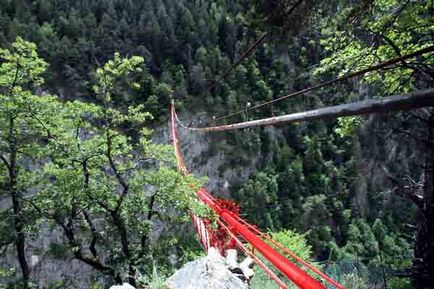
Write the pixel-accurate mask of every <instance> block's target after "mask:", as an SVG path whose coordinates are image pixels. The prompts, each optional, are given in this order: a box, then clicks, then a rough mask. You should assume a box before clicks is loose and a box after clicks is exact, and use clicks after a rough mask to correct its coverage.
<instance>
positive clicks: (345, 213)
mask: <svg viewBox="0 0 434 289" xmlns="http://www.w3.org/2000/svg"><path fill="white" fill-rule="evenodd" d="M433 45H434V1H433V0H428V1H426V0H354V1H343V0H325V1H317V0H313V1H307V0H276V1H265V0H234V1H229V0H208V1H206V0H160V1H157V0H77V1H71V0H0V289H10V288H26V289H27V288H93V289H96V288H109V287H110V286H111V285H113V284H118V283H123V282H128V283H129V284H131V285H133V286H135V287H136V288H166V287H164V282H165V280H166V278H167V277H169V276H170V275H171V274H173V272H175V271H176V270H177V269H178V268H180V267H181V266H182V265H184V264H185V263H186V262H189V261H191V260H195V259H196V258H198V257H200V256H203V255H204V254H205V253H204V252H203V249H202V248H201V246H200V244H199V242H198V240H197V236H196V232H195V230H194V228H193V226H192V224H191V222H190V214H191V213H193V214H195V215H197V216H201V217H204V218H209V219H213V218H215V215H213V213H212V212H211V211H210V210H209V208H207V207H206V206H205V205H204V204H202V203H201V202H199V200H198V199H197V198H196V191H197V189H199V188H200V187H202V186H205V187H206V188H208V189H209V190H210V191H211V192H212V193H213V195H215V196H218V197H224V198H228V199H231V200H233V201H235V202H236V203H237V204H238V205H239V206H240V210H241V213H240V215H241V216H242V217H243V218H245V219H246V220H248V221H249V222H250V223H252V224H254V225H257V226H258V228H260V229H261V230H263V231H264V232H269V233H270V235H271V236H273V237H274V238H275V239H276V240H278V241H279V242H281V243H282V244H283V245H284V246H287V247H288V248H291V249H292V250H294V251H295V252H296V253H298V254H299V255H300V256H302V257H303V258H305V259H308V260H310V261H312V262H313V263H314V264H316V266H318V267H319V268H321V269H322V270H323V271H324V272H326V273H327V274H329V275H330V276H331V277H333V278H335V279H336V280H337V281H339V282H340V283H341V284H342V285H343V286H345V288H397V289H401V288H402V289H404V288H416V289H422V288H433V286H434V285H433V284H434V222H433V220H434V111H433V109H432V107H425V108H419V109H416V110H411V111H400V112H390V113H379V114H371V115H366V116H350V117H340V118H337V119H327V120H316V121H309V122H301V123H298V124H285V125H279V126H271V127H270V126H269V127H257V128H247V129H243V130H238V131H228V132H217V133H202V132H201V133H197V132H189V131H183V132H181V133H180V134H181V135H180V140H181V141H182V143H183V145H182V146H181V149H182V151H183V153H184V155H185V160H186V163H187V166H188V167H189V168H190V169H191V172H192V173H193V174H192V175H187V176H185V175H183V174H182V173H180V172H178V170H177V166H176V159H175V156H174V154H173V148H172V147H171V146H170V145H169V142H170V134H169V128H168V122H169V119H170V114H169V108H170V102H171V100H172V99H173V100H175V104H176V108H177V111H178V112H179V115H180V118H181V120H182V121H183V122H185V124H187V125H191V126H198V127H204V126H210V125H222V124H231V123H235V122H241V121H248V120H256V119H261V118H265V117H271V116H279V115H283V114H288V113H294V112H303V111H306V110H310V109H313V108H320V107H328V106H333V105H338V104H343V103H348V102H353V101H362V100H367V99H380V98H382V97H386V96H390V95H398V94H405V93H409V92H413V91H419V90H423V89H432V88H433V87H434V53H433V52H432V50H431V52H427V53H424V54H421V55H417V56H415V57H411V58H408V59H406V60H401V61H397V62H396V63H394V64H393V65H390V66H387V67H384V68H381V69H378V70H374V71H370V72H368V73H365V74H361V75H358V76H356V77H352V78H349V79H346V80H344V81H341V82H338V83H336V84H333V85H327V86H324V87H322V88H320V89H316V90H312V91H310V92H308V93H305V94H302V95H298V96H297V97H289V98H287V99H286V100H283V101H280V102H276V103H273V104H271V105H267V106H264V107H261V108H260V109H259V108H258V109H251V108H254V107H255V106H256V105H258V104H261V103H263V102H267V101H272V100H274V99H277V98H278V97H281V96H284V95H288V94H290V93H293V92H297V91H300V90H302V89H306V88H310V87H313V86H315V85H318V84H320V83H323V82H325V81H330V80H333V79H336V78H337V77H343V76H346V75H348V74H350V73H352V72H356V71H360V70H363V69H366V68H368V67H371V66H373V65H376V64H378V63H382V62H385V61H388V60H390V59H395V58H399V57H403V56H405V55H409V54H411V53H414V52H416V51H419V50H421V49H429V48H430V47H432V46H433ZM234 112H240V113H238V114H235V115H231V114H232V113H234ZM180 130H182V128H180ZM254 270H255V276H254V277H253V279H252V280H251V283H250V287H251V288H263V289H265V288H279V287H275V286H276V285H275V284H274V283H272V282H271V280H270V279H269V278H268V277H267V276H266V275H265V273H263V272H261V271H260V269H259V268H256V267H255V269H254Z"/></svg>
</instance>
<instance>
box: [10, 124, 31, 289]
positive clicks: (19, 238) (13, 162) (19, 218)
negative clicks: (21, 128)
mask: <svg viewBox="0 0 434 289" xmlns="http://www.w3.org/2000/svg"><path fill="white" fill-rule="evenodd" d="M9 138H10V139H9V144H10V159H9V160H10V163H9V168H8V169H9V190H10V196H11V198H12V208H13V212H14V216H13V220H14V230H15V248H16V250H17V256H18V262H19V263H20V267H21V272H22V275H23V280H24V286H25V287H26V288H27V283H28V281H29V279H30V270H29V266H28V264H27V259H26V235H25V233H24V219H23V215H22V204H21V193H20V192H19V190H18V186H17V182H18V166H17V150H18V144H17V140H16V137H15V133H14V119H13V118H12V117H11V118H10V120H9Z"/></svg>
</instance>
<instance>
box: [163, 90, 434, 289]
mask: <svg viewBox="0 0 434 289" xmlns="http://www.w3.org/2000/svg"><path fill="white" fill-rule="evenodd" d="M427 106H434V89H429V90H422V91H416V92H413V93H409V94H405V95H394V96H389V97H385V98H380V99H370V100H366V101H360V102H354V103H348V104H342V105H337V106H332V107H326V108H320V109H316V110H310V111H305V112H300V113H293V114H288V115H283V116H280V117H272V118H266V119H261V120H254V121H246V122H242V123H235V124H229V125H222V126H214V127H204V128H191V127H187V126H185V125H183V124H181V123H180V121H179V119H178V116H177V114H176V111H175V106H174V102H173V101H172V104H171V132H172V139H173V146H174V150H175V155H176V159H177V163H178V169H179V170H180V171H182V172H183V173H184V174H186V175H187V174H189V172H188V169H187V167H186V165H185V163H184V160H183V157H182V154H181V151H180V149H179V145H178V143H179V140H178V136H177V129H176V128H177V124H179V125H180V126H182V127H183V128H185V129H188V130H191V131H205V132H212V131H223V130H233V129H242V128H247V127H257V126H266V125H275V124H282V123H291V122H300V121H307V120H317V119H325V118H336V117H340V116H351V115H362V114H370V113H375V112H386V111H395V110H411V109H415V108H419V107H427ZM197 196H198V198H199V200H200V201H202V202H203V203H204V204H205V205H207V206H208V207H209V208H211V209H212V210H213V211H214V212H215V213H216V214H217V216H218V220H217V226H218V227H217V229H215V228H214V227H213V226H211V222H210V221H209V220H207V219H202V218H199V217H197V216H195V215H192V220H193V223H194V225H195V227H196V230H197V232H198V235H199V239H200V242H201V244H202V246H203V247H204V249H205V250H207V251H208V250H209V248H211V247H214V248H216V249H217V250H218V251H219V252H220V253H221V254H222V255H224V254H225V252H226V250H228V249H234V248H237V249H239V250H240V251H242V252H243V253H244V254H245V255H246V256H249V257H251V258H252V260H253V261H254V262H255V263H256V264H257V265H258V266H259V267H260V268H262V269H263V270H264V271H265V272H266V273H267V274H268V276H269V277H270V278H271V279H272V280H274V281H275V282H276V283H277V284H278V285H279V286H280V287H281V288H288V287H287V285H286V283H285V282H284V281H282V278H281V277H279V276H278V275H277V274H276V273H275V272H274V271H273V270H272V269H271V268H270V267H269V266H268V265H267V264H266V263H265V262H264V261H263V260H264V259H266V260H267V261H268V263H269V264H271V267H272V268H275V269H277V270H278V271H279V272H280V273H281V275H282V276H284V277H285V278H287V279H288V280H289V281H290V282H292V283H293V284H295V285H296V286H297V287H299V288H302V289H320V288H321V289H324V288H329V287H330V286H332V287H334V288H344V287H343V286H342V285H340V284H339V283H337V282H336V281H335V280H333V279H332V278H330V277H329V276H327V275H326V274H324V273H323V272H321V271H320V270H319V269H318V268H316V267H314V266H313V265H312V264H310V263H308V262H307V261H306V260H303V259H302V258H300V257H299V256H297V255H296V254H295V253H294V252H292V251H291V250H289V249H287V248H285V247H284V246H283V245H281V244H279V243H278V242H276V241H275V240H273V239H272V238H271V237H270V236H269V235H268V234H265V233H263V232H261V231H260V230H259V229H258V228H257V227H255V226H254V225H252V224H249V223H248V222H247V221H246V220H244V219H242V218H241V217H240V216H239V207H238V206H237V205H236V204H235V203H233V202H231V201H228V200H222V199H217V198H214V197H213V196H212V195H211V194H210V193H209V192H208V191H206V190H205V189H203V188H202V189H200V190H199V191H198V192H197ZM261 256H262V257H261Z"/></svg>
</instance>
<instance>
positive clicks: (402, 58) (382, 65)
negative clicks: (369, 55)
mask: <svg viewBox="0 0 434 289" xmlns="http://www.w3.org/2000/svg"><path fill="white" fill-rule="evenodd" d="M433 51H434V45H433V46H429V47H425V48H422V49H420V50H417V51H415V52H413V53H410V54H407V55H404V56H400V57H397V58H393V59H390V60H386V61H384V62H381V63H378V64H376V65H373V66H370V67H368V68H365V69H362V70H359V71H355V72H351V73H348V74H346V75H343V76H341V77H338V78H335V79H333V80H329V81H325V82H322V83H320V84H318V85H315V86H311V87H308V88H305V89H302V90H299V91H296V92H293V93H290V94H287V95H284V96H281V97H279V98H276V99H273V100H270V101H267V102H263V103H260V104H258V105H255V106H251V107H247V108H245V109H243V110H240V111H237V112H234V113H230V114H227V115H224V116H220V117H216V118H212V119H209V120H210V121H218V120H222V119H226V118H229V117H233V116H236V115H240V114H243V113H246V111H251V110H255V109H258V108H261V107H264V106H267V105H270V104H273V103H276V102H279V101H282V100H284V99H287V98H290V97H295V96H299V95H302V94H305V93H307V92H310V91H313V90H316V89H319V88H323V87H326V86H330V85H333V84H336V83H338V82H341V81H344V80H348V79H350V78H353V77H356V76H361V75H363V74H366V73H368V72H371V71H375V70H379V69H383V68H385V67H388V66H391V65H393V64H396V63H398V62H402V61H405V60H407V59H410V58H414V57H416V56H420V55H423V54H427V53H430V52H433Z"/></svg>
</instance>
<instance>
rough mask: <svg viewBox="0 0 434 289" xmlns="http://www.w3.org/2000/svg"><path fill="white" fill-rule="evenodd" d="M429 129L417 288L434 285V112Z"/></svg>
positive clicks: (417, 247) (415, 264)
mask: <svg viewBox="0 0 434 289" xmlns="http://www.w3.org/2000/svg"><path fill="white" fill-rule="evenodd" d="M428 129H429V131H428V141H427V144H426V151H425V153H426V163H425V180H424V196H423V207H422V209H421V225H420V228H419V231H418V233H417V239H416V244H415V248H414V259H413V287H414V288H416V289H425V288H432V287H433V285H434V114H433V115H432V116H431V119H430V121H429V128H428Z"/></svg>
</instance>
